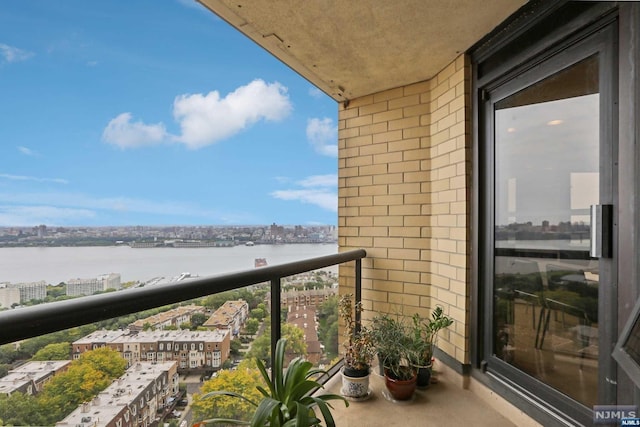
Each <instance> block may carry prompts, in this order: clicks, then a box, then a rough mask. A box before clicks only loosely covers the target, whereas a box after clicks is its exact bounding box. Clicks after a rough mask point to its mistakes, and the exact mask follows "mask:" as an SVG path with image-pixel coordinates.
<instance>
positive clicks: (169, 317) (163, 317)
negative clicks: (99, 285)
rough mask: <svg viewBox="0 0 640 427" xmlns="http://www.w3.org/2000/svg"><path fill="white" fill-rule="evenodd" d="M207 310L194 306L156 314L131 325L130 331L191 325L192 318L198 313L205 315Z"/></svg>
mask: <svg viewBox="0 0 640 427" xmlns="http://www.w3.org/2000/svg"><path fill="white" fill-rule="evenodd" d="M204 312H205V308H204V307H201V306H197V305H194V304H191V305H185V306H182V307H176V308H174V309H171V310H169V311H165V312H162V313H158V314H155V315H153V316H149V317H146V318H144V319H138V320H136V321H135V322H133V323H130V324H129V330H131V331H133V332H138V331H141V330H143V329H144V326H145V325H146V324H149V326H150V328H151V329H166V328H168V327H180V325H182V324H183V323H190V322H191V316H193V315H194V314H196V313H204Z"/></svg>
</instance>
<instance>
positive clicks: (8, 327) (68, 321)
mask: <svg viewBox="0 0 640 427" xmlns="http://www.w3.org/2000/svg"><path fill="white" fill-rule="evenodd" d="M365 256H366V252H365V251H364V250H362V249H359V250H353V251H348V252H343V253H340V254H336V255H328V256H324V257H319V258H313V259H307V260H304V261H299V262H293V263H288V264H281V265H276V266H270V267H263V268H260V269H256V270H248V271H242V272H238V273H233V274H225V275H220V276H212V277H209V278H203V279H198V280H193V281H191V282H187V283H181V284H176V283H173V284H167V285H156V286H153V287H145V288H138V289H132V290H127V291H120V292H113V293H108V294H102V295H96V296H90V297H82V298H77V299H73V300H67V301H61V302H55V303H49V304H42V305H37V306H32V307H27V308H23V309H18V310H11V311H5V312H2V313H0V330H2V331H3V333H2V335H1V336H0V344H6V343H11V342H15V341H19V340H22V339H26V338H30V337H34V336H39V335H42V334H46V333H50V332H55V331H60V330H63V329H67V328H71V327H75V326H81V325H84V324H89V323H93V322H97V321H100V320H105V319H110V318H114V317H117V316H123V315H127V314H130V313H134V312H138V311H141V310H145V309H149V308H155V307H160V306H163V305H167V304H171V303H177V302H183V301H187V300H190V299H194V298H199V297H204V296H208V295H211V294H215V293H219V292H223V291H228V290H234V289H239V288H242V287H246V286H250V285H254V284H259V283H264V282H270V284H271V296H270V303H271V307H272V310H271V319H272V334H271V343H272V347H273V345H274V344H275V342H276V341H277V340H278V339H279V338H280V333H281V328H280V315H281V313H280V306H281V304H280V303H279V301H281V292H280V284H281V279H282V278H283V277H287V276H291V275H294V274H299V273H304V272H308V271H311V270H316V269H319V268H325V267H329V266H335V265H341V264H345V263H349V264H353V267H352V266H351V265H345V267H347V268H353V273H354V274H353V277H354V278H355V280H354V283H353V287H354V289H355V296H356V299H357V300H360V298H361V262H362V258H364V257H365ZM16 326H17V327H16ZM273 353H274V351H272V354H273ZM331 372H333V373H335V372H337V367H333V368H332V369H331ZM440 379H441V380H440V382H439V383H438V384H435V385H432V386H431V387H430V389H428V390H424V391H418V392H417V394H416V395H415V397H414V399H413V401H411V402H408V403H404V404H399V403H393V402H391V401H389V400H387V399H386V398H385V397H384V395H383V390H384V389H385V387H384V382H383V379H382V377H380V376H379V375H372V390H373V393H372V397H371V398H370V399H369V400H368V401H366V402H357V403H353V404H351V406H350V407H349V408H345V407H344V406H343V405H340V404H336V405H334V407H335V411H334V414H335V418H336V420H337V422H338V425H340V426H350V425H353V426H361V425H403V426H414V425H415V426H423V425H425V420H427V422H428V423H429V424H431V425H454V424H458V423H459V424H463V423H464V424H473V425H477V426H485V425H486V426H515V425H526V422H524V421H522V420H518V421H516V422H514V421H510V420H509V418H511V420H514V419H517V418H518V414H517V413H514V414H510V415H503V414H501V413H500V412H499V411H498V410H496V409H493V408H492V407H491V405H492V404H494V403H495V402H491V399H492V396H491V395H490V394H487V395H486V396H485V398H484V399H483V397H482V393H480V394H478V393H473V392H472V391H470V390H467V389H464V388H463V387H462V386H461V385H462V381H463V377H462V376H460V375H459V374H457V373H454V372H453V371H451V370H449V369H448V368H446V367H445V366H444V365H441V371H440ZM467 380H468V378H467ZM340 385H341V378H340V375H334V376H333V377H332V378H330V379H329V380H328V381H327V383H326V384H325V390H326V391H329V392H333V393H339V389H340ZM476 387H477V388H478V389H479V390H481V386H478V385H476ZM467 388H469V387H467ZM320 392H322V391H320ZM508 406H509V405H506V406H505V407H508ZM525 421H526V420H525Z"/></svg>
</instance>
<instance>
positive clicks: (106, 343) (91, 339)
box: [71, 329, 127, 359]
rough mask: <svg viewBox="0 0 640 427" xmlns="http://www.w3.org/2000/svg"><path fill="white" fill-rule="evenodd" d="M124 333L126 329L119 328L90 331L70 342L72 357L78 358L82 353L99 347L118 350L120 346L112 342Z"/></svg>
mask: <svg viewBox="0 0 640 427" xmlns="http://www.w3.org/2000/svg"><path fill="white" fill-rule="evenodd" d="M126 334H127V331H121V330H117V331H108V330H104V329H103V330H99V331H95V332H92V333H90V334H89V335H85V336H84V337H82V338H80V339H78V340H76V341H74V342H73V343H72V344H71V354H72V356H73V358H74V359H78V358H79V357H80V355H81V354H82V353H85V352H87V351H90V350H95V349H97V348H101V347H109V348H112V349H113V350H118V349H119V348H120V347H118V345H117V344H113V343H114V341H115V340H117V339H118V338H120V337H121V336H123V335H126ZM118 351H120V350H118ZM120 352H121V351H120Z"/></svg>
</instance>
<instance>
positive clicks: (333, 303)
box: [317, 296, 338, 359]
mask: <svg viewBox="0 0 640 427" xmlns="http://www.w3.org/2000/svg"><path fill="white" fill-rule="evenodd" d="M317 313H318V323H319V325H318V338H319V340H320V342H322V344H324V347H325V351H326V353H327V356H328V358H329V359H331V358H333V357H335V356H337V355H338V297H337V296H332V297H330V298H328V299H327V300H326V301H325V302H323V303H322V304H320V306H319V307H318V312H317Z"/></svg>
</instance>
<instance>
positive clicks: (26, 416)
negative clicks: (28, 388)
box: [0, 393, 50, 426]
mask: <svg viewBox="0 0 640 427" xmlns="http://www.w3.org/2000/svg"><path fill="white" fill-rule="evenodd" d="M45 412H46V408H42V406H41V405H40V402H39V401H38V399H36V398H35V397H34V396H32V395H29V394H23V393H12V394H10V395H8V396H7V395H4V394H2V395H0V425H6V426H41V425H47V424H48V422H47V419H46V417H44V416H43V415H42V414H43V413H45ZM49 424H50V423H49Z"/></svg>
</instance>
